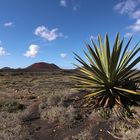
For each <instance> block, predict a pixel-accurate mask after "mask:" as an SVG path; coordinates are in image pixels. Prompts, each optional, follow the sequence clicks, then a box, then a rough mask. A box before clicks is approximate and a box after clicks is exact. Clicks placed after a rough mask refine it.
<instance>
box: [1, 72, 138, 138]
mask: <svg viewBox="0 0 140 140" xmlns="http://www.w3.org/2000/svg"><path fill="white" fill-rule="evenodd" d="M71 74H72V73H70V72H66V71H65V72H63V71H59V72H46V73H45V72H42V73H41V72H38V73H37V72H25V73H23V72H19V73H18V72H11V73H10V72H1V73H0V140H115V139H116V140H118V139H123V140H140V126H139V125H138V124H137V123H136V122H135V121H131V120H130V121H129V122H126V121H124V120H120V119H118V118H117V117H116V116H113V117H111V118H110V119H109V120H105V119H103V118H101V117H100V115H99V114H98V113H97V112H94V111H92V112H90V113H84V111H83V110H82V109H81V108H80V106H79V104H78V103H77V101H76V100H77V99H79V97H80V96H82V95H83V94H84V93H85V92H86V91H78V90H76V89H74V88H73V87H74V85H75V84H76V83H75V82H74V81H73V80H72V79H70V78H69V75H71ZM135 109H136V110H137V111H138V114H137V115H138V116H140V110H139V107H137V108H135Z"/></svg>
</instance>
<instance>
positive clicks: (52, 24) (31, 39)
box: [0, 0, 140, 68]
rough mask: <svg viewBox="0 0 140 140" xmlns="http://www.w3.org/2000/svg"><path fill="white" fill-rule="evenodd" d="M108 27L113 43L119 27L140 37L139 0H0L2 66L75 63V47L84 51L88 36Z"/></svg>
mask: <svg viewBox="0 0 140 140" xmlns="http://www.w3.org/2000/svg"><path fill="white" fill-rule="evenodd" d="M106 32H108V34H109V38H110V41H111V43H112V42H113V40H114V38H115V34H116V32H120V34H121V38H122V37H123V36H124V37H125V40H126V41H127V40H128V38H129V37H130V36H131V35H133V36H134V38H133V41H132V43H131V45H132V46H133V45H134V44H135V43H136V42H138V41H140V0H106V1H105V0H0V68H2V67H5V66H9V67H13V68H17V67H26V66H28V65H30V64H32V63H34V62H42V61H44V62H47V63H55V64H57V65H58V66H59V67H61V68H73V65H72V64H71V63H75V60H74V56H73V53H72V52H76V53H78V54H79V55H81V56H83V52H82V51H83V49H85V44H84V42H85V41H86V42H89V41H90V38H94V39H95V41H96V38H97V35H98V34H101V35H102V36H104V35H105V33H106ZM130 47H131V46H130ZM138 67H140V66H138Z"/></svg>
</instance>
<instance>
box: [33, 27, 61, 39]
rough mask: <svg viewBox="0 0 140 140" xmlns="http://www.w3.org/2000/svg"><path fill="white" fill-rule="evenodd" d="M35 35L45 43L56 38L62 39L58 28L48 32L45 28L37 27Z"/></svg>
mask: <svg viewBox="0 0 140 140" xmlns="http://www.w3.org/2000/svg"><path fill="white" fill-rule="evenodd" d="M34 33H35V35H37V36H39V37H41V38H43V39H46V40H47V41H53V40H56V39H57V38H58V37H62V33H59V32H58V28H54V29H52V30H49V29H48V28H47V27H45V26H43V25H42V26H38V27H37V28H36V29H35V32H34Z"/></svg>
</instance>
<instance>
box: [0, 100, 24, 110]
mask: <svg viewBox="0 0 140 140" xmlns="http://www.w3.org/2000/svg"><path fill="white" fill-rule="evenodd" d="M23 109H24V105H22V104H20V103H19V102H17V101H15V100H3V101H2V102H1V103H0V111H7V112H9V113H13V112H18V111H19V110H23Z"/></svg>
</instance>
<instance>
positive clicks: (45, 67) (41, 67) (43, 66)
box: [26, 62, 61, 71]
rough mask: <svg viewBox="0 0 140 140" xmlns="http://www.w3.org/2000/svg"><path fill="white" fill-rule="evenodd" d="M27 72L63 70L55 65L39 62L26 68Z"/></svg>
mask: <svg viewBox="0 0 140 140" xmlns="http://www.w3.org/2000/svg"><path fill="white" fill-rule="evenodd" d="M26 69H27V70H32V71H34V70H35V71H56V70H61V69H60V68H59V67H58V66H56V65H55V64H49V63H45V62H39V63H34V64H32V65H30V66H28V67H27V68H26Z"/></svg>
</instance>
